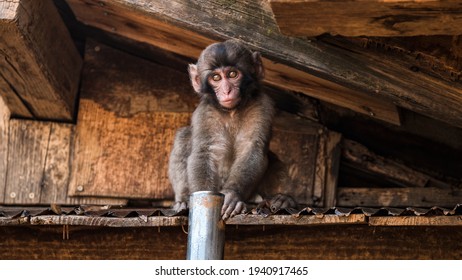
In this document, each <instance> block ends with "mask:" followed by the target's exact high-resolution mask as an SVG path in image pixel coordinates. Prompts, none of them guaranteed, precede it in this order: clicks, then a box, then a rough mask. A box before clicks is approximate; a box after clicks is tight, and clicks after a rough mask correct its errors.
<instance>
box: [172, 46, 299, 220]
mask: <svg viewBox="0 0 462 280" xmlns="http://www.w3.org/2000/svg"><path fill="white" fill-rule="evenodd" d="M189 76H190V79H191V83H192V86H193V88H194V91H196V93H198V94H199V96H200V98H201V99H200V103H199V105H198V107H197V108H196V110H195V111H194V113H193V115H192V119H191V125H190V126H188V127H183V128H180V129H179V130H178V131H177V133H176V136H175V142H174V145H173V149H172V152H171V155H170V161H169V178H170V182H171V183H172V186H173V190H174V192H175V204H174V206H173V208H174V209H175V210H176V211H180V210H183V209H186V208H187V201H188V199H189V195H190V194H191V193H193V192H196V191H204V190H209V191H217V192H221V193H223V194H224V195H225V199H224V205H223V208H222V211H221V214H222V217H223V219H227V218H229V217H232V216H234V215H237V214H241V213H245V212H246V211H247V207H246V203H245V202H246V201H248V200H249V199H251V198H252V197H253V196H254V195H255V194H260V195H261V196H262V197H263V198H264V199H267V201H268V204H269V206H270V208H271V210H272V211H277V210H278V209H281V208H288V207H296V203H295V201H294V200H293V199H292V198H291V197H290V196H287V195H283V194H273V193H271V190H272V189H274V188H273V187H272V186H273V185H274V184H287V185H286V187H287V188H290V187H292V185H291V182H290V179H289V176H288V174H287V172H286V169H285V166H284V165H283V164H281V162H280V161H278V159H277V157H275V155H274V154H272V153H271V152H269V149H268V147H269V141H270V136H271V125H272V121H273V116H274V113H275V109H274V104H273V101H272V100H271V99H270V98H269V97H268V96H267V95H266V94H264V93H263V92H261V91H260V82H261V81H262V79H263V77H264V69H263V64H262V60H261V57H260V54H259V53H258V52H252V51H250V50H249V49H248V48H246V47H245V46H244V45H243V44H241V43H240V42H238V41H236V40H228V41H225V42H222V43H215V44H212V45H210V46H208V47H207V48H206V49H205V50H203V51H202V53H201V55H200V56H199V59H198V61H197V63H196V64H190V65H189Z"/></svg>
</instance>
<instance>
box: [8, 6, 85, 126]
mask: <svg viewBox="0 0 462 280" xmlns="http://www.w3.org/2000/svg"><path fill="white" fill-rule="evenodd" d="M0 19H1V21H0V51H1V53H2V55H1V56H0V65H1V66H2V67H0V81H2V82H0V84H3V85H5V84H6V85H7V86H8V87H4V88H3V89H2V91H8V93H7V96H9V97H8V98H7V100H6V101H7V102H8V106H9V107H10V110H11V113H12V114H13V115H15V116H21V117H31V115H30V114H29V112H30V113H31V114H32V115H33V117H36V118H41V119H52V120H66V121H69V120H72V118H73V116H74V115H73V113H74V104H75V98H76V94H77V90H78V83H79V77H80V75H79V73H80V69H81V65H82V59H81V57H80V56H79V54H78V53H77V50H76V48H75V46H74V43H73V41H72V39H71V37H70V35H69V32H68V31H67V29H66V27H65V25H64V23H63V21H62V19H61V17H60V15H59V13H58V11H57V10H56V8H55V6H54V4H53V1H51V0H44V1H34V0H14V1H2V2H1V3H0ZM14 95H17V96H14Z"/></svg>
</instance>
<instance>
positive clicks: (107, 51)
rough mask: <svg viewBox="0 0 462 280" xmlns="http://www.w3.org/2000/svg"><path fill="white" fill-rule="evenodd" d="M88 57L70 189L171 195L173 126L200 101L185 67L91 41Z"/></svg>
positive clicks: (182, 123) (75, 193) (101, 193)
mask: <svg viewBox="0 0 462 280" xmlns="http://www.w3.org/2000/svg"><path fill="white" fill-rule="evenodd" d="M85 57H86V59H85V67H84V69H85V70H84V73H83V82H82V91H81V99H80V106H79V115H78V121H77V127H76V145H75V152H74V155H73V158H74V162H73V166H72V176H71V182H70V187H69V194H70V195H71V196H103V197H119V198H149V199H168V198H171V197H172V196H173V193H172V189H171V187H170V183H169V181H168V176H167V165H168V157H169V154H170V150H171V147H172V144H173V138H174V133H175V131H176V129H177V128H179V127H181V126H185V125H188V124H189V119H190V116H191V112H192V111H193V108H194V106H195V104H197V102H198V98H197V97H196V95H195V94H194V92H193V91H192V90H191V89H190V87H191V86H190V83H189V78H188V75H187V72H186V71H184V72H177V71H174V70H171V69H168V68H166V67H163V66H160V65H157V64H154V63H151V62H148V61H145V60H143V59H140V58H136V57H134V56H131V55H128V54H126V53H123V52H120V51H117V50H114V49H111V48H109V47H106V46H104V45H100V44H96V43H94V42H93V43H92V42H90V43H89V45H88V47H87V51H86V55H85Z"/></svg>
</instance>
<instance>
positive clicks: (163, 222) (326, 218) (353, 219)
mask: <svg viewBox="0 0 462 280" xmlns="http://www.w3.org/2000/svg"><path fill="white" fill-rule="evenodd" d="M12 224H14V223H12ZM30 224H31V225H72V226H94V227H100V226H104V227H171V226H187V225H188V218H187V217H185V216H178V217H134V218H113V217H88V216H48V215H44V216H35V217H31V218H30ZM226 224H227V225H291V226H307V225H329V224H367V219H366V216H365V215H364V214H351V215H348V216H338V215H322V216H316V215H309V216H298V217H297V216H292V215H270V216H268V217H264V216H261V215H237V216H234V217H233V218H230V219H228V220H226Z"/></svg>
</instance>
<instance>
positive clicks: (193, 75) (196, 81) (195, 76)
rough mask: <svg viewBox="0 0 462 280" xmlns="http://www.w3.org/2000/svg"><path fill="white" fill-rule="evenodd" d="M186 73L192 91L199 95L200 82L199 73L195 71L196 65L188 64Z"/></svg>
mask: <svg viewBox="0 0 462 280" xmlns="http://www.w3.org/2000/svg"><path fill="white" fill-rule="evenodd" d="M188 72H189V78H190V79H191V84H192V86H193V88H194V91H196V92H197V93H201V80H200V77H199V72H198V71H197V65H196V64H189V67H188Z"/></svg>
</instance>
